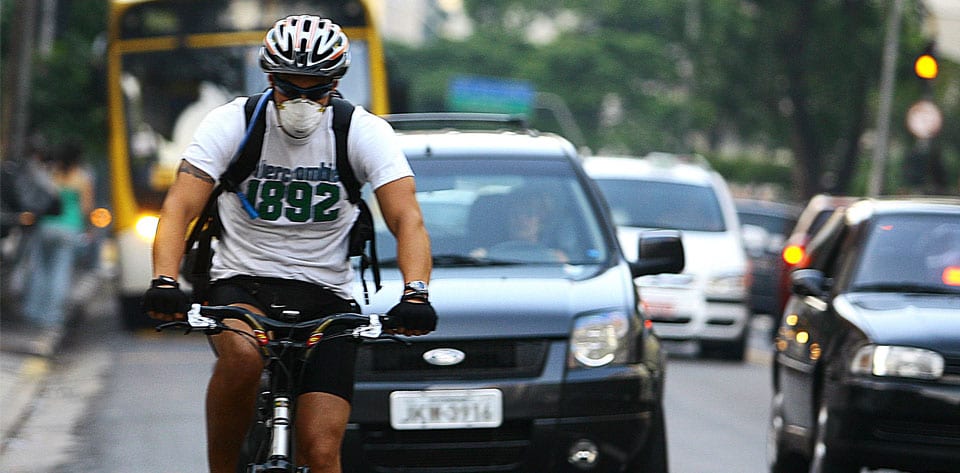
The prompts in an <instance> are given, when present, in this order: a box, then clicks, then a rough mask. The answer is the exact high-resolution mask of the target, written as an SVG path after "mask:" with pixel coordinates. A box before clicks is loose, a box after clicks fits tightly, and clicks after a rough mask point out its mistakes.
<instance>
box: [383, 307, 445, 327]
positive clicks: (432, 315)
mask: <svg viewBox="0 0 960 473" xmlns="http://www.w3.org/2000/svg"><path fill="white" fill-rule="evenodd" d="M387 315H389V316H390V317H391V318H393V319H395V320H394V322H393V325H396V326H399V327H403V328H405V329H407V330H427V331H433V330H434V329H436V328H437V311H435V310H433V306H432V305H430V303H429V302H422V303H417V302H410V301H401V302H400V303H399V304H397V305H395V306H393V308H392V309H390V311H389V312H387Z"/></svg>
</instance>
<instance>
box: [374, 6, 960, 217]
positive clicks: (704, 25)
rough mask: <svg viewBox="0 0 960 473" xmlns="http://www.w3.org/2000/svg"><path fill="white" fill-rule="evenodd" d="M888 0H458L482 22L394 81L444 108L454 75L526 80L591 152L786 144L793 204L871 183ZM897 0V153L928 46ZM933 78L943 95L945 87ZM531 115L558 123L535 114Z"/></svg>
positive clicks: (401, 57)
mask: <svg viewBox="0 0 960 473" xmlns="http://www.w3.org/2000/svg"><path fill="white" fill-rule="evenodd" d="M888 3H889V2H876V1H864V0H805V1H802V2H797V1H794V0H737V1H733V0H727V1H703V0H686V1H676V0H647V1H644V2H640V3H638V2H635V1H630V0H561V1H555V0H554V1H546V0H467V1H466V2H465V5H466V8H467V12H468V14H469V15H470V17H471V18H472V19H473V20H474V22H475V31H476V33H475V34H474V35H473V36H471V37H470V38H468V39H467V40H464V41H449V40H444V39H437V40H435V41H433V42H431V43H429V44H428V45H426V46H423V47H419V48H410V47H403V46H399V45H391V48H390V51H391V52H392V53H393V54H394V55H395V56H396V59H397V61H396V64H397V69H396V70H395V71H394V74H399V75H400V76H401V77H402V78H403V79H404V80H406V81H408V82H409V84H410V87H411V98H412V100H411V107H412V108H414V109H417V110H437V109H439V108H440V107H442V105H443V103H444V102H443V100H442V97H443V96H444V94H445V93H446V85H447V83H448V80H449V79H450V77H452V76H453V75H456V74H481V75H487V76H497V77H507V78H519V79H524V80H528V81H530V82H531V83H533V84H534V85H535V87H536V89H537V91H539V92H545V93H552V94H556V95H558V96H560V97H562V98H563V99H564V100H565V101H566V103H567V105H568V107H569V108H570V110H571V111H572V113H573V115H574V116H575V117H576V120H577V122H578V123H579V125H580V128H581V129H582V130H583V133H584V135H585V136H586V141H587V143H586V144H587V145H588V146H589V147H590V148H592V149H594V150H597V151H598V152H616V153H629V154H645V153H647V152H650V151H668V152H683V153H686V152H699V153H702V154H706V155H708V156H712V157H716V156H724V155H731V154H732V155H735V156H737V157H741V158H742V157H743V156H748V155H752V156H753V158H752V159H754V160H757V159H759V160H761V161H762V160H767V159H769V158H768V157H769V156H772V155H774V153H775V152H777V151H779V150H783V149H788V150H790V151H791V154H792V156H793V162H792V164H793V165H792V169H793V171H792V175H791V177H790V179H789V181H790V182H791V183H793V187H792V188H791V189H790V190H791V193H792V195H791V196H790V197H794V198H797V199H802V198H806V197H809V196H810V195H812V194H814V193H816V192H823V191H826V192H834V193H861V192H863V191H864V187H863V184H862V183H863V182H864V179H863V176H862V174H863V172H864V171H865V170H867V169H869V162H868V161H869V159H870V152H871V150H872V148H870V147H865V146H864V144H865V143H866V144H868V145H869V144H870V142H869V140H868V139H864V138H865V137H867V138H869V137H870V136H871V133H870V131H871V130H872V128H873V127H874V126H875V122H876V110H877V102H878V96H877V94H878V92H877V90H878V85H879V76H880V69H881V52H882V46H883V44H882V43H883V40H884V31H885V19H886V17H887V14H888V13H889V12H888V8H889V6H888ZM906 4H907V5H908V8H907V9H906V11H905V15H904V19H903V22H902V32H901V43H900V49H901V52H900V58H901V60H900V66H899V67H898V70H897V79H898V84H899V87H898V89H897V90H898V92H897V94H896V97H897V101H896V102H895V105H894V113H893V117H894V121H895V122H894V123H893V126H892V127H891V132H892V136H891V138H892V142H893V146H891V149H892V150H894V151H892V153H899V154H900V155H903V153H905V152H907V151H908V150H909V148H910V147H911V146H913V139H912V138H911V137H909V136H908V135H907V133H906V130H905V129H904V127H903V126H902V125H901V124H902V123H903V122H902V117H903V116H904V113H905V111H906V108H907V107H908V106H909V104H910V103H912V102H913V101H914V100H916V99H917V98H919V89H918V86H917V83H916V79H915V78H913V77H912V73H911V71H910V69H909V68H910V64H909V62H910V58H911V56H912V55H913V54H914V52H915V51H917V50H919V48H920V47H921V45H922V44H923V42H924V41H925V40H924V39H923V37H922V35H921V27H920V25H921V21H922V13H923V11H922V9H921V8H920V7H921V4H920V3H919V2H918V1H909V0H908V1H907V2H906ZM565 13H566V14H568V15H567V16H568V17H569V16H570V15H569V14H570V13H573V15H574V16H575V17H576V18H577V20H578V21H577V22H576V23H575V24H574V26H572V27H570V26H569V25H567V26H565V27H564V26H563V25H561V28H559V34H558V35H557V37H556V38H555V39H554V40H553V41H550V42H547V43H546V44H535V43H533V42H531V41H529V40H528V39H527V37H526V33H527V29H528V25H531V24H534V23H535V22H536V20H537V19H543V18H547V19H550V18H554V19H556V18H559V17H560V16H561V15H563V14H565ZM557 23H558V24H559V23H560V22H557ZM946 75H949V76H950V77H943V76H944V74H942V75H941V76H942V77H941V79H940V81H941V82H943V83H952V84H954V88H956V87H957V85H956V84H957V76H956V75H950V74H946ZM942 87H943V88H944V91H943V92H942V93H943V94H944V96H948V95H949V94H948V93H947V90H949V89H950V87H949V86H947V85H943V86H942ZM943 106H944V107H951V106H952V107H954V110H956V106H957V105H956V104H955V103H953V104H951V103H949V101H947V102H945V103H944V104H943ZM945 113H946V114H947V116H949V112H948V111H946V110H945ZM533 123H534V124H535V125H536V126H538V127H542V128H546V129H551V128H554V129H555V131H562V130H559V129H556V126H555V125H554V122H553V121H552V120H551V117H550V116H549V114H544V113H543V111H542V110H538V112H537V113H536V114H535V115H534V117H533ZM952 126H953V127H954V128H955V127H956V125H952ZM956 136H957V135H956V134H955V133H953V132H951V131H950V130H946V129H945V130H944V134H943V135H942V137H941V139H940V140H939V141H938V142H939V143H941V144H942V148H940V149H939V150H940V151H942V154H941V155H942V158H943V160H944V162H945V164H946V165H945V166H944V167H945V168H946V169H945V172H947V174H948V175H949V173H951V172H952V173H953V175H954V177H953V178H952V179H953V182H956V177H955V176H956V173H957V172H956V167H957V165H956V164H955V162H956V161H957V160H958V159H960V158H958V153H960V147H958V144H957V143H958V141H957V139H956V138H955V137H956ZM780 154H782V153H780ZM901 161H902V159H900V160H897V159H895V160H894V162H895V163H897V162H901ZM741 162H743V161H742V160H741ZM907 164H908V165H909V163H907ZM766 174H767V175H770V174H771V173H766ZM772 174H775V175H780V174H782V173H772ZM893 176H894V177H896V173H894V174H893ZM947 182H950V181H947ZM888 190H889V189H888Z"/></svg>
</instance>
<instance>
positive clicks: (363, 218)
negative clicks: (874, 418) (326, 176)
mask: <svg viewBox="0 0 960 473" xmlns="http://www.w3.org/2000/svg"><path fill="white" fill-rule="evenodd" d="M330 103H331V104H332V105H333V135H334V137H335V138H336V144H337V174H338V175H339V176H340V182H342V183H343V187H345V188H346V189H347V199H349V200H350V202H352V203H354V204H356V205H359V206H360V215H359V216H358V217H357V222H356V223H354V225H353V228H351V229H350V251H349V252H348V257H349V256H359V257H360V282H361V283H362V284H363V297H364V301H365V302H366V303H367V304H369V303H370V298H369V295H368V292H367V280H366V278H364V277H363V274H364V272H365V271H366V270H367V268H370V272H371V273H373V285H374V288H375V291H374V292H377V291H379V290H380V288H381V287H382V285H381V284H380V261H379V259H378V258H377V241H376V232H375V231H374V229H373V213H372V212H371V211H370V208H369V207H368V206H367V203H366V202H364V201H363V199H361V198H360V181H359V180H357V176H356V175H355V174H354V173H353V167H351V166H350V160H349V159H348V155H347V134H348V133H349V132H350V121H351V120H352V119H353V110H354V108H355V107H354V106H353V104H352V103H350V102H348V101H347V100H344V99H342V98H340V97H338V96H335V95H332V96H330ZM367 242H369V248H370V255H369V256H367V252H366V251H364V250H365V249H366V246H367V245H368V243H367Z"/></svg>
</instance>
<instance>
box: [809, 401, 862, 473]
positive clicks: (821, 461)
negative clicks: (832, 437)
mask: <svg viewBox="0 0 960 473" xmlns="http://www.w3.org/2000/svg"><path fill="white" fill-rule="evenodd" d="M820 397H821V399H820V408H819V409H818V411H817V440H816V442H815V443H814V445H813V460H812V461H811V464H810V473H859V472H860V466H859V465H856V464H854V463H853V462H851V461H850V460H849V459H847V458H844V454H843V452H841V451H838V450H837V449H836V448H835V447H831V446H829V444H828V442H827V433H828V432H830V431H831V430H833V429H835V428H836V421H833V420H831V418H830V409H828V408H827V402H826V400H825V399H823V397H824V396H820Z"/></svg>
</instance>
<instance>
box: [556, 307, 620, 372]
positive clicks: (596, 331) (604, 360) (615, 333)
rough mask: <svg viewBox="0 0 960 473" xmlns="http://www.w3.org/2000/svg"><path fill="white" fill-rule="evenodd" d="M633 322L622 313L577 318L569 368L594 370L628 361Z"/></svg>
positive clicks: (568, 362) (568, 363)
mask: <svg viewBox="0 0 960 473" xmlns="http://www.w3.org/2000/svg"><path fill="white" fill-rule="evenodd" d="M629 332H630V319H629V317H627V315H626V314H624V313H623V312H620V311H610V312H602V313H597V314H589V315H584V316H581V317H578V318H577V319H576V320H575V321H574V325H573V334H572V335H571V336H570V357H569V359H568V361H567V366H569V367H570V368H577V367H587V368H595V367H598V366H606V365H609V364H610V363H614V362H623V361H625V360H626V359H627V352H628V349H629V347H628V339H627V334H628V333H629Z"/></svg>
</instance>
